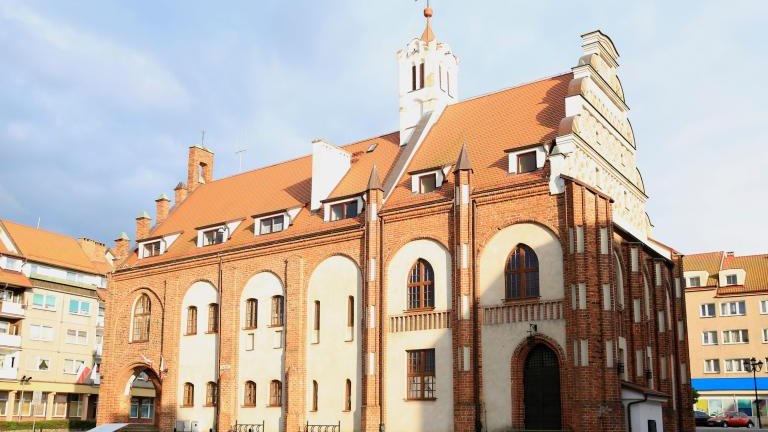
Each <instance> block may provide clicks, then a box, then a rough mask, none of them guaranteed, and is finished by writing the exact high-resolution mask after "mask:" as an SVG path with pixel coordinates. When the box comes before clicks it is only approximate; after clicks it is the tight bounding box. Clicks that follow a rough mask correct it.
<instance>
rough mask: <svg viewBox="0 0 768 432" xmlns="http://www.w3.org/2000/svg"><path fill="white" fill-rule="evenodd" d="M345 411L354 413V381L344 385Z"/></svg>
mask: <svg viewBox="0 0 768 432" xmlns="http://www.w3.org/2000/svg"><path fill="white" fill-rule="evenodd" d="M344 411H352V381H350V380H347V382H346V383H344Z"/></svg>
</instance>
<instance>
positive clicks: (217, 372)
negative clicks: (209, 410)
mask: <svg viewBox="0 0 768 432" xmlns="http://www.w3.org/2000/svg"><path fill="white" fill-rule="evenodd" d="M217 255H218V258H219V262H218V272H217V273H218V274H217V275H218V280H217V283H216V285H217V287H216V288H217V289H218V293H217V294H218V297H219V298H218V303H219V306H218V309H219V310H218V313H217V314H216V315H217V316H216V321H217V322H216V330H217V333H216V355H215V359H216V361H215V364H216V366H215V367H216V370H215V371H214V373H215V375H214V376H215V377H216V403H215V404H214V406H213V430H214V432H215V431H218V430H219V415H220V402H219V401H220V400H221V331H222V329H221V309H222V308H221V300H222V293H221V279H222V275H221V254H217Z"/></svg>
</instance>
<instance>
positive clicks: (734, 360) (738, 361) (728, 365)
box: [723, 358, 748, 373]
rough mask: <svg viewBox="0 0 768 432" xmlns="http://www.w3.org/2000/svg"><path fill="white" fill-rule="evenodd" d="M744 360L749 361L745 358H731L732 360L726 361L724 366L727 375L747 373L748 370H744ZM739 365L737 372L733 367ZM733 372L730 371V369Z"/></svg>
mask: <svg viewBox="0 0 768 432" xmlns="http://www.w3.org/2000/svg"><path fill="white" fill-rule="evenodd" d="M744 360H748V359H745V358H731V359H725V365H724V366H723V370H724V371H725V373H742V372H746V369H745V368H744ZM734 364H736V365H738V368H737V369H736V370H734V369H733V365H734ZM729 368H730V369H731V370H728V369H729Z"/></svg>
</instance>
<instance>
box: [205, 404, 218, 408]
mask: <svg viewBox="0 0 768 432" xmlns="http://www.w3.org/2000/svg"><path fill="white" fill-rule="evenodd" d="M215 406H216V404H205V405H203V407H205V408H213V407H215Z"/></svg>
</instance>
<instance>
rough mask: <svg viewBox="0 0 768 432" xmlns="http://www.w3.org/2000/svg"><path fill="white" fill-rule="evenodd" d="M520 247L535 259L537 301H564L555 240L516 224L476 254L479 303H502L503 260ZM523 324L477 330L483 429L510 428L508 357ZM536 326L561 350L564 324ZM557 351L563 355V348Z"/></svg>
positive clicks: (521, 334) (522, 336)
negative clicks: (480, 357)
mask: <svg viewBox="0 0 768 432" xmlns="http://www.w3.org/2000/svg"><path fill="white" fill-rule="evenodd" d="M520 243H524V244H526V245H528V246H529V247H531V248H532V249H533V250H534V252H536V256H537V257H538V260H539V290H540V294H541V300H561V299H563V298H564V297H565V293H564V290H563V256H562V248H561V246H560V241H559V240H558V238H557V237H556V236H555V235H554V234H553V233H552V232H551V231H549V230H548V229H546V228H544V227H542V226H540V225H536V224H531V223H521V224H516V225H511V226H508V227H506V228H504V229H502V230H500V231H499V232H498V233H496V234H495V235H494V236H493V237H492V238H491V240H490V241H489V242H488V243H487V244H486V246H485V247H484V248H483V250H482V251H481V252H480V257H479V260H478V295H479V296H480V304H481V305H484V306H488V305H498V304H501V303H502V301H503V299H504V295H505V294H504V289H505V287H504V267H505V265H506V260H507V257H508V256H509V254H510V252H512V249H513V248H514V247H515V246H517V245H518V244H520ZM563 307H569V306H565V305H564V306H563ZM528 324H529V323H528V322H515V323H509V324H501V325H488V326H484V327H483V329H482V349H483V357H482V358H483V393H484V397H483V400H484V407H483V410H482V413H481V420H482V422H483V424H484V425H485V426H486V428H487V430H489V431H506V430H509V427H510V425H511V421H512V411H511V410H512V402H513V401H512V397H513V395H512V389H511V385H512V376H511V370H512V369H511V368H512V355H513V353H514V351H515V349H517V347H518V346H519V345H520V344H521V343H523V341H524V340H525V338H526V337H527V336H528ZM537 325H538V332H539V333H540V334H542V335H546V336H547V337H549V338H551V339H553V340H554V341H556V342H557V343H558V344H559V345H560V348H561V349H562V348H563V347H565V320H562V319H560V320H545V321H539V322H537ZM562 351H563V352H567V350H565V349H562ZM565 360H566V359H563V361H565Z"/></svg>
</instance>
